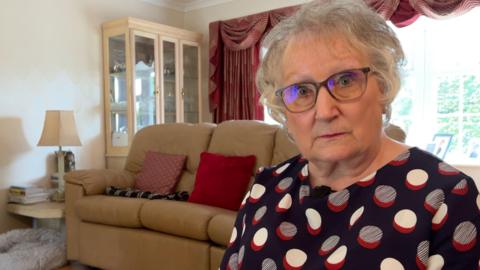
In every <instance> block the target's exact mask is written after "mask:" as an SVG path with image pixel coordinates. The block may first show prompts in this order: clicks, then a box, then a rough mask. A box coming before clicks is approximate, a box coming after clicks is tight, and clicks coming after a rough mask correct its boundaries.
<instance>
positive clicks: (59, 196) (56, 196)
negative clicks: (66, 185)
mask: <svg viewBox="0 0 480 270" xmlns="http://www.w3.org/2000/svg"><path fill="white" fill-rule="evenodd" d="M52 201H54V202H64V201H65V192H62V191H60V190H55V192H54V193H53V194H52Z"/></svg>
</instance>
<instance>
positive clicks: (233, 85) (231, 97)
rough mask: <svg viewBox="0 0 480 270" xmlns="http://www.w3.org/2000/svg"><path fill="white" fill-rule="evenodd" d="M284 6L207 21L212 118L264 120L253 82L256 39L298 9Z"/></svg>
mask: <svg viewBox="0 0 480 270" xmlns="http://www.w3.org/2000/svg"><path fill="white" fill-rule="evenodd" d="M297 8H298V6H296V7H287V8H281V9H276V10H271V11H268V12H263V13H258V14H254V15H250V16H246V17H242V18H238V19H232V20H228V21H217V22H213V23H210V25H209V28H210V29H209V30H210V48H209V56H210V58H209V62H210V76H209V78H210V80H209V101H210V112H212V113H213V121H214V122H215V123H220V122H222V121H226V120H232V119H248V120H263V106H261V105H260V104H259V102H258V100H259V97H260V95H259V92H258V91H257V88H256V86H255V73H256V71H257V68H258V63H259V62H258V61H259V60H258V59H259V43H260V40H261V38H262V37H263V36H264V34H265V33H266V32H268V30H270V29H271V28H272V27H273V26H274V25H276V24H277V23H278V22H279V21H281V20H282V19H283V18H286V17H287V16H290V15H291V14H293V12H295V10H297Z"/></svg>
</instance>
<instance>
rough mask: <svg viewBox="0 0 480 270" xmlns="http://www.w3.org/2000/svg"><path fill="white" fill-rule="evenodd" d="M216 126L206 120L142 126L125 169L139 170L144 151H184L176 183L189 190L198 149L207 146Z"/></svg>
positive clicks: (136, 171) (166, 152)
mask: <svg viewBox="0 0 480 270" xmlns="http://www.w3.org/2000/svg"><path fill="white" fill-rule="evenodd" d="M215 127H216V125H215V124H207V123H203V124H186V123H172V124H161V125H153V126H148V127H145V128H143V129H141V130H139V131H138V132H137V133H136V134H135V136H134V138H133V141H132V145H131V147H130V152H129V153H128V157H127V160H126V163H125V168H124V169H125V170H127V171H129V172H131V173H133V174H137V173H138V172H140V170H141V168H142V164H143V160H144V159H145V154H146V152H147V151H156V152H160V153H165V154H178V155H186V156H187V160H186V165H185V167H184V172H183V173H182V176H181V177H182V179H181V180H180V181H179V184H178V185H177V186H178V188H181V189H182V190H191V189H192V188H193V181H194V180H195V172H196V170H197V168H198V163H199V162H200V153H201V152H203V151H206V150H207V148H208V145H209V143H210V137H211V136H212V132H213V130H214V129H215Z"/></svg>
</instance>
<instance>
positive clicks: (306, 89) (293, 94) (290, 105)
mask: <svg viewBox="0 0 480 270" xmlns="http://www.w3.org/2000/svg"><path fill="white" fill-rule="evenodd" d="M370 71H371V70H370V68H369V67H364V68H358V69H350V70H344V71H342V72H338V73H335V74H333V75H331V76H330V77H328V78H327V79H326V80H324V81H323V82H300V83H295V84H292V85H289V86H287V87H284V88H281V89H278V90H276V91H275V95H276V96H278V97H281V98H282V101H283V104H284V105H285V108H286V109H287V110H288V111H290V112H292V113H300V112H305V111H308V110H310V109H311V108H313V106H314V105H315V103H316V102H317V96H318V92H319V91H320V89H321V88H322V86H325V88H326V89H327V90H328V93H329V94H330V96H331V97H332V98H334V99H335V100H337V101H340V102H352V101H356V100H357V99H359V98H360V97H361V96H362V95H363V93H365V89H366V86H367V74H368V72H370Z"/></svg>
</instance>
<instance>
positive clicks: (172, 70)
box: [162, 40, 177, 123]
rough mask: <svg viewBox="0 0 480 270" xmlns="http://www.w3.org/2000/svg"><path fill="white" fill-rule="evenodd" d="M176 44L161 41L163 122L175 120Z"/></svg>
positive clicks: (173, 121)
mask: <svg viewBox="0 0 480 270" xmlns="http://www.w3.org/2000/svg"><path fill="white" fill-rule="evenodd" d="M176 46H177V44H176V43H175V42H173V41H168V40H163V41H162V60H163V61H162V63H163V69H162V70H163V80H162V84H163V114H164V118H163V122H164V123H175V122H177V93H176V89H177V84H176V75H175V74H176V58H177V57H176V55H177V54H176Z"/></svg>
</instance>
